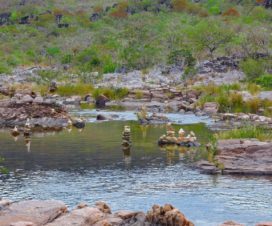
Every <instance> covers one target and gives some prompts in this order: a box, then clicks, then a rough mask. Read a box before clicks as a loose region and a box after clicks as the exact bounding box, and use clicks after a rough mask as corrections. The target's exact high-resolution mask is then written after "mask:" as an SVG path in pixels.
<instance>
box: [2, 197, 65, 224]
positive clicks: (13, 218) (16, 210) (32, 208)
mask: <svg viewBox="0 0 272 226" xmlns="http://www.w3.org/2000/svg"><path fill="white" fill-rule="evenodd" d="M66 211H67V207H66V205H65V204H64V203H63V202H60V201H53V200H52V201H38V200H31V201H22V202H18V203H12V204H10V205H7V206H6V207H5V208H3V209H2V210H0V226H10V225H16V226H18V225H24V226H25V225H31V223H32V224H33V225H35V226H36V225H37V226H39V225H45V224H47V223H48V222H51V221H53V220H54V219H56V218H57V217H59V216H61V215H62V214H64V213H65V212H66Z"/></svg>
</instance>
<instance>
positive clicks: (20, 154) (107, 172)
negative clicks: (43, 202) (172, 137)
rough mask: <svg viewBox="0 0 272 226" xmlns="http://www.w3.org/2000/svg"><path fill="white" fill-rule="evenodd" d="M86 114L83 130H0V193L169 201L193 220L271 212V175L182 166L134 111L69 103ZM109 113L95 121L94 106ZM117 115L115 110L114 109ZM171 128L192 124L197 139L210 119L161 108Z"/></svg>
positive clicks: (250, 217)
mask: <svg viewBox="0 0 272 226" xmlns="http://www.w3.org/2000/svg"><path fill="white" fill-rule="evenodd" d="M73 113H74V114H76V115H80V116H82V117H85V118H86V120H87V121H88V123H87V125H86V128H85V129H84V130H82V131H81V130H78V129H75V128H73V129H72V130H64V131H62V132H51V133H39V134H35V135H34V136H32V137H31V141H30V142H29V141H28V143H27V144H26V141H25V140H24V138H23V137H19V139H18V140H17V141H16V142H15V141H14V139H13V137H11V136H10V134H9V131H1V132H0V156H2V157H4V158H5V162H4V164H5V166H6V167H7V168H8V169H9V170H10V174H9V175H7V176H4V177H2V178H1V179H0V197H4V198H9V199H12V200H24V199H57V200H62V201H64V202H65V203H66V204H68V205H69V207H71V208H72V207H74V206H75V205H76V204H78V203H79V202H81V201H86V202H88V203H90V204H92V203H94V202H95V201H97V200H104V201H106V202H107V203H109V204H110V206H111V207H112V208H113V210H114V211H116V210H120V209H129V210H142V211H146V210H148V209H149V208H150V207H151V206H152V205H153V204H164V203H171V204H172V205H174V206H175V207H177V208H179V209H180V210H181V211H182V212H183V213H184V214H185V215H186V217H187V218H188V219H190V220H192V221H193V222H194V223H195V224H196V225H197V226H216V225H218V224H219V223H222V222H224V221H226V220H230V219H231V220H235V221H238V222H240V223H245V224H246V225H254V224H255V223H256V222H260V221H265V220H271V217H272V209H271V206H272V192H271V191H272V178H271V177H242V176H239V177H232V176H225V175H204V174H200V173H199V172H198V171H197V170H195V169H193V168H191V167H189V165H188V163H187V161H185V157H184V151H183V150H165V149H163V148H160V147H159V146H158V145H157V140H158V138H159V137H160V136H161V135H162V134H163V133H165V126H164V125H152V126H151V125H149V126H140V125H139V124H138V123H137V122H136V121H135V120H136V116H135V113H134V112H115V111H107V112H103V111H102V112H97V111H95V110H84V111H74V112H73ZM101 113H103V114H106V115H108V116H109V115H111V116H113V117H112V118H114V120H113V121H105V122H97V121H96V120H95V116H96V115H97V114H101ZM117 116H118V117H117ZM167 116H168V117H169V118H170V119H171V120H172V121H173V122H174V123H175V128H176V129H177V130H178V129H179V128H180V127H181V126H182V128H183V129H185V131H186V132H190V131H191V130H192V131H194V132H195V133H196V135H197V137H198V140H199V142H200V143H205V142H207V141H208V140H209V138H210V136H211V131H210V130H209V128H208V126H207V125H209V124H210V123H212V122H211V120H210V119H208V118H205V117H196V116H194V115H181V114H168V115H167ZM124 125H130V126H131V130H132V149H131V151H130V153H124V152H123V151H122V147H121V141H122V138H121V133H122V130H123V127H124Z"/></svg>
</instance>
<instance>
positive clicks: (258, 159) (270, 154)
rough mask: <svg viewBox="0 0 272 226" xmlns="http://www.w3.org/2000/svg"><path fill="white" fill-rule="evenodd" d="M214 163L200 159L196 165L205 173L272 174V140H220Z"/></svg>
mask: <svg viewBox="0 0 272 226" xmlns="http://www.w3.org/2000/svg"><path fill="white" fill-rule="evenodd" d="M217 151H218V154H217V155H216V157H215V160H216V161H217V162H218V163H219V164H220V169H219V168H217V167H216V166H215V164H214V163H210V162H207V161H204V160H202V161H199V162H197V163H196V164H195V165H196V167H197V168H198V169H200V170H201V171H202V172H204V173H209V174H214V173H222V174H245V175H272V142H261V141H258V140H256V139H230V140H219V141H218V145H217Z"/></svg>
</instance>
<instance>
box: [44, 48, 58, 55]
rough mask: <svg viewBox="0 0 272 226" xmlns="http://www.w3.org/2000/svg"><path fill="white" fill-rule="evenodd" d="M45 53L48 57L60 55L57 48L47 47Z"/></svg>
mask: <svg viewBox="0 0 272 226" xmlns="http://www.w3.org/2000/svg"><path fill="white" fill-rule="evenodd" d="M46 52H47V54H48V55H49V56H51V57H55V56H57V55H59V54H60V49H59V48H58V47H48V48H47V49H46Z"/></svg>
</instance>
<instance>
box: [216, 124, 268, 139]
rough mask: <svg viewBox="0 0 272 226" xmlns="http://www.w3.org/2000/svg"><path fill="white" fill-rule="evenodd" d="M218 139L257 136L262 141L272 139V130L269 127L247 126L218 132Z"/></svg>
mask: <svg viewBox="0 0 272 226" xmlns="http://www.w3.org/2000/svg"><path fill="white" fill-rule="evenodd" d="M216 138H217V139H248V138H255V139H258V140H260V141H270V140H272V132H271V130H269V129H266V128H262V127H257V126H250V125H248V126H245V127H243V128H235V129H233V130H228V131H222V132H219V133H217V134H216Z"/></svg>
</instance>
